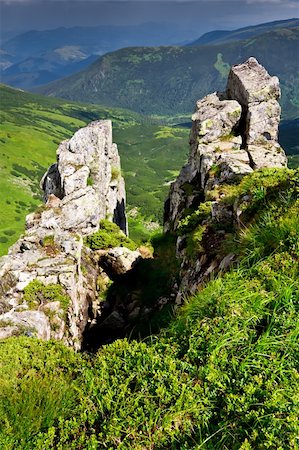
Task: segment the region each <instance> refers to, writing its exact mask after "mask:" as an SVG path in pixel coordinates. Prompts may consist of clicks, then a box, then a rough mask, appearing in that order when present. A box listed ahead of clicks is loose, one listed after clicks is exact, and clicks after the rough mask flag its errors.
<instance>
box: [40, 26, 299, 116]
mask: <svg viewBox="0 0 299 450" xmlns="http://www.w3.org/2000/svg"><path fill="white" fill-rule="evenodd" d="M298 46H299V27H293V28H278V29H275V30H273V31H267V32H266V33H263V34H261V35H259V36H257V37H255V38H254V39H247V40H243V41H232V42H227V43H224V44H217V45H216V44H210V45H197V46H188V47H186V46H185V47H156V48H149V47H147V48H145V47H138V48H136V47H135V48H126V49H122V50H118V51H116V52H113V53H109V54H106V55H104V56H103V57H101V58H99V59H98V60H97V61H95V62H94V63H93V64H92V65H91V66H90V67H88V68H87V69H85V70H84V71H82V72H80V73H78V74H75V75H72V76H71V77H68V78H66V79H64V80H59V81H57V82H54V83H52V84H50V85H48V86H45V87H42V88H40V89H39V90H38V91H39V92H41V93H43V94H46V95H51V96H56V97H63V98H66V99H72V100H80V101H83V100H84V101H88V102H91V103H102V104H106V105H109V106H119V107H123V108H128V109H131V110H134V111H137V112H140V113H143V114H160V115H161V114H168V115H175V114H180V113H189V112H190V111H192V109H193V104H194V101H195V100H196V98H200V97H203V96H204V95H206V94H207V93H208V92H211V91H213V90H223V89H224V87H225V80H226V76H227V74H228V71H229V68H230V66H231V65H234V64H238V63H240V62H242V61H244V60H246V59H248V58H249V57H250V56H254V57H256V58H257V59H258V61H259V62H260V63H261V64H262V65H263V66H265V67H266V69H267V70H268V72H269V73H270V74H274V73H275V74H277V75H278V77H279V78H280V81H281V87H282V99H281V104H282V108H283V118H284V119H294V118H296V117H298V116H299V103H298V98H299V61H298Z"/></svg>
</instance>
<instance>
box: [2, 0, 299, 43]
mask: <svg viewBox="0 0 299 450" xmlns="http://www.w3.org/2000/svg"><path fill="white" fill-rule="evenodd" d="M0 10H1V33H3V34H5V33H8V32H12V33H14V34H19V33H21V32H25V31H29V30H47V29H53V28H59V27H62V26H64V27H66V28H70V27H74V26H89V27H92V26H98V25H118V26H121V25H138V24H142V23H147V22H155V23H168V24H172V25H173V26H175V27H179V28H180V30H184V31H185V35H186V39H192V38H196V37H199V36H200V35H202V34H203V33H205V32H208V31H212V30H216V29H223V30H233V29H237V28H241V27H245V26H248V25H257V24H260V23H264V22H271V21H275V20H285V19H291V18H294V17H298V16H299V0H229V1H227V0H211V1H208V0H198V1H193V2H190V1H185V0H181V1H175V0H168V1H159V0H151V1H149V0H145V1H142V0H141V1H126V0H117V1H113V0H112V1H109V2H108V1H102V0H89V1H82V0H73V1H70V0H45V1H42V0H0Z"/></svg>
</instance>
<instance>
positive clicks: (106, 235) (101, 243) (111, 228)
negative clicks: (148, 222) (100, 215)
mask: <svg viewBox="0 0 299 450" xmlns="http://www.w3.org/2000/svg"><path fill="white" fill-rule="evenodd" d="M85 243H86V245H87V246H88V247H90V248H91V249H92V250H106V249H108V248H113V247H127V248H129V249H130V250H135V249H136V247H137V245H136V243H135V242H134V241H132V239H129V238H128V237H127V236H126V235H125V234H124V232H123V231H121V230H120V228H119V227H118V226H117V225H116V224H115V223H113V222H110V221H109V220H106V219H105V220H101V222H100V229H99V231H96V232H95V233H93V234H91V235H89V236H87V237H86V239H85Z"/></svg>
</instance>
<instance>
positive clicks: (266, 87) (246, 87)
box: [164, 58, 287, 305]
mask: <svg viewBox="0 0 299 450" xmlns="http://www.w3.org/2000/svg"><path fill="white" fill-rule="evenodd" d="M279 97H280V88H279V80H278V78H277V77H271V76H270V75H269V74H268V72H267V71H266V69H265V68H264V67H262V66H261V65H260V64H259V63H258V62H257V61H256V59H255V58H249V59H248V61H246V62H245V63H243V64H239V65H237V66H233V67H232V68H231V71H230V74H229V77H228V82H227V89H226V92H225V93H223V94H218V93H217V94H216V93H213V94H211V95H208V96H206V97H204V98H203V99H202V100H200V101H198V102H197V103H196V111H195V113H194V114H193V116H192V120H193V125H192V129H191V133H190V154H189V159H188V163H187V164H186V165H185V166H184V167H183V168H182V170H181V172H180V174H179V176H178V178H177V179H176V181H175V182H174V183H173V184H172V186H171V188H170V193H169V196H168V199H167V201H166V203H165V210H164V230H165V231H172V230H174V231H175V230H177V227H178V225H179V223H180V220H181V219H182V218H183V217H184V216H185V214H186V209H188V208H190V209H191V210H192V208H194V207H196V206H197V205H199V204H200V203H201V202H205V201H206V200H211V199H212V200H213V201H212V217H211V219H210V220H211V221H212V224H213V225H216V228H217V227H218V228H219V227H220V226H221V225H223V226H224V227H225V229H226V230H228V231H229V230H230V228H231V227H233V226H234V224H236V225H237V226H238V225H239V226H240V225H241V223H242V211H241V210H240V208H239V206H238V205H237V204H236V205H234V207H232V206H229V205H228V206H227V205H226V204H225V202H220V201H219V199H221V196H222V195H223V194H222V193H221V186H222V185H225V184H230V183H234V182H236V181H238V180H239V179H241V178H242V177H243V176H245V175H248V174H250V173H252V172H253V171H254V170H257V169H260V168H264V167H286V163H287V158H286V155H285V153H284V151H283V149H282V148H281V147H280V145H279V144H278V141H277V139H278V125H279V121H280V106H279V103H278V99H279ZM202 224H205V223H202ZM205 226H206V224H205ZM217 233H218V234H217ZM223 233H224V232H223ZM209 237H210V239H208V246H209V247H210V248H209V249H208V250H206V253H205V254H204V255H201V256H200V259H199V260H196V261H194V260H190V259H189V258H188V257H187V256H186V249H185V247H186V239H184V237H183V238H182V237H178V241H177V246H176V248H177V256H178V257H179V258H180V259H181V261H182V263H181V282H180V286H179V288H178V293H177V298H176V304H177V305H178V304H180V303H182V301H183V299H184V297H185V296H186V295H188V294H190V293H194V292H195V291H196V289H197V287H198V286H199V285H200V284H201V283H202V282H203V281H204V280H205V278H206V277H209V276H210V275H211V274H212V273H213V272H214V271H217V270H219V269H223V270H224V269H226V268H227V267H228V265H229V264H230V260H231V255H228V256H227V257H224V258H222V261H221V260H218V257H215V252H214V249H215V246H216V248H217V245H219V243H220V242H221V240H222V239H223V238H224V235H222V236H221V234H220V233H219V232H215V233H214V234H213V232H211V234H210V236H209ZM205 247H206V248H207V244H206V246H205Z"/></svg>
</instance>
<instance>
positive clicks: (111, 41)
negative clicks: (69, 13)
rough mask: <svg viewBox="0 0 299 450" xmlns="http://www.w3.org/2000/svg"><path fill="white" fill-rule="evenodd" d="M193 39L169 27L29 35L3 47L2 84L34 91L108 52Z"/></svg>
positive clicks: (103, 28) (85, 29) (151, 25)
mask: <svg viewBox="0 0 299 450" xmlns="http://www.w3.org/2000/svg"><path fill="white" fill-rule="evenodd" d="M191 35H192V32H188V30H185V29H183V28H182V29H177V28H176V29H174V28H173V26H172V25H170V24H165V23H144V24H140V25H131V26H108V25H101V26H97V27H71V28H64V27H61V28H56V29H53V30H41V31H37V30H32V31H27V32H25V33H22V34H20V35H17V36H14V37H12V38H11V39H8V40H7V41H6V42H4V43H3V44H2V46H1V63H0V69H1V70H2V72H3V73H2V81H3V82H4V83H7V84H10V85H12V86H16V87H22V88H25V89H30V88H31V87H33V86H38V85H41V84H45V83H48V82H50V81H53V80H56V79H58V78H61V77H63V76H67V75H69V74H70V73H74V72H77V71H79V70H80V69H83V66H87V65H88V64H90V63H91V62H92V60H94V59H96V58H97V57H99V55H103V54H105V53H107V52H111V51H114V50H117V49H120V48H123V47H128V46H132V45H153V46H155V45H172V44H178V43H180V42H181V43H185V42H186V36H189V37H191ZM80 64H81V66H80Z"/></svg>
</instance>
